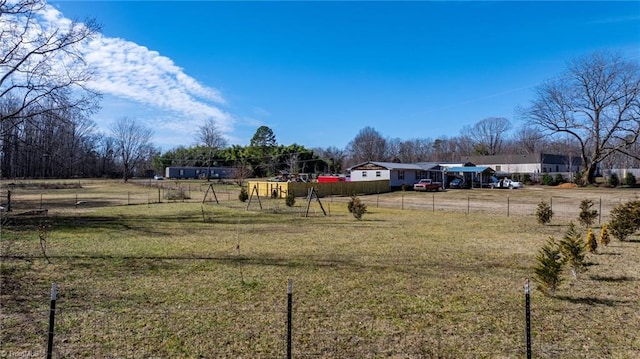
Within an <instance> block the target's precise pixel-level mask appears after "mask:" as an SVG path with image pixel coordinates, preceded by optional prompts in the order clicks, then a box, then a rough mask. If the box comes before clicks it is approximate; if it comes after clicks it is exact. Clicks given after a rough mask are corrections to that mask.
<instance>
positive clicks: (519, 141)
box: [512, 124, 546, 154]
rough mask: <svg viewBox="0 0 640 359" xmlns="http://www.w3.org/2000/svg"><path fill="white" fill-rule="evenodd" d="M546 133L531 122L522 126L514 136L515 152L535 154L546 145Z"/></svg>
mask: <svg viewBox="0 0 640 359" xmlns="http://www.w3.org/2000/svg"><path fill="white" fill-rule="evenodd" d="M545 143H546V140H545V135H544V134H543V133H541V132H540V131H539V130H538V129H537V128H535V127H533V126H531V125H530V124H525V125H523V126H522V127H520V128H519V129H518V130H517V131H516V133H515V136H514V138H513V141H512V144H513V145H514V147H515V149H514V151H513V152H516V153H522V154H533V153H537V152H540V151H541V150H542V149H543V148H544V147H545Z"/></svg>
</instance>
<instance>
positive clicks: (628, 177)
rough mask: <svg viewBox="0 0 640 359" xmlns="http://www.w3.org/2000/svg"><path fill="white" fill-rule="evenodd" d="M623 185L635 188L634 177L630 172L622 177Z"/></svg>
mask: <svg viewBox="0 0 640 359" xmlns="http://www.w3.org/2000/svg"><path fill="white" fill-rule="evenodd" d="M624 184H625V185H627V186H629V187H635V186H636V176H634V175H633V173H631V172H627V174H626V175H625V176H624Z"/></svg>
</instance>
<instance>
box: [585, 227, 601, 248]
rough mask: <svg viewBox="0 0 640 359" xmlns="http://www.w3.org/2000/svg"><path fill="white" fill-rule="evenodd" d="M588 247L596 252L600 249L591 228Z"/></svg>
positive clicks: (588, 234) (588, 231)
mask: <svg viewBox="0 0 640 359" xmlns="http://www.w3.org/2000/svg"><path fill="white" fill-rule="evenodd" d="M587 249H589V252H591V253H595V252H596V251H597V250H598V241H597V240H596V236H595V235H594V234H593V231H592V230H591V228H589V229H588V230H587Z"/></svg>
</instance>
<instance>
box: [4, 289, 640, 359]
mask: <svg viewBox="0 0 640 359" xmlns="http://www.w3.org/2000/svg"><path fill="white" fill-rule="evenodd" d="M291 298H293V299H291ZM289 300H290V301H289V302H288V301H287V299H286V298H285V297H284V296H283V300H282V303H281V304H279V305H274V306H273V307H271V308H265V307H258V306H257V305H251V304H237V305H231V304H221V305H220V306H215V307H214V306H212V307H197V308H193V307H192V308H184V307H171V306H163V307H162V308H161V309H157V308H152V307H148V308H145V307H142V308H140V307H136V308H122V307H118V309H117V310H110V309H106V308H105V309H95V308H81V307H75V308H67V307H65V302H64V301H60V302H59V303H58V304H57V306H55V305H54V306H52V308H55V311H54V312H55V326H54V328H55V329H54V332H48V329H47V328H48V323H51V321H48V320H47V318H50V316H49V315H48V314H49V311H48V310H47V308H45V307H39V308H32V309H29V310H25V311H24V312H23V313H21V315H20V317H18V316H17V314H16V315H14V316H15V317H14V318H10V317H8V316H7V315H6V314H3V318H2V319H3V322H4V323H11V324H12V325H15V326H16V327H17V328H20V327H23V328H20V329H23V330H22V331H21V332H20V334H21V341H18V338H12V337H7V336H5V335H3V343H2V349H0V358H36V357H37V358H42V357H47V354H48V355H50V356H49V357H51V358H80V357H82V358H276V357H285V358H524V357H526V355H527V354H528V353H531V354H532V356H533V357H536V358H638V357H640V335H639V334H638V333H639V331H638V329H640V327H639V323H640V306H639V305H638V303H595V304H594V303H590V304H589V305H581V304H576V303H574V304H575V305H573V306H571V307H568V308H562V309H560V308H558V307H547V306H544V305H536V302H535V300H534V301H533V303H532V304H531V306H530V307H527V306H526V304H525V302H526V301H525V300H524V297H523V300H522V301H521V302H519V303H500V304H499V305H495V306H494V307H491V308H487V309H484V310H459V311H456V310H441V311H438V310H436V311H429V310H415V309H414V310H412V309H409V308H401V307H400V308H394V309H393V310H388V311H379V310H366V309H353V310H346V311H332V310H330V309H311V308H306V307H305V305H304V301H297V299H296V298H295V295H293V296H290V297H289ZM52 302H53V301H52ZM289 303H291V304H292V305H288V304H289ZM527 308H529V310H527ZM527 312H528V313H530V323H531V325H530V331H529V334H530V336H531V346H530V347H528V346H527V341H526V337H527V336H526V333H527V326H526V318H527V315H526V313H527ZM18 318H20V320H18ZM289 328H290V330H288V329H289ZM47 338H50V339H52V345H51V346H50V348H47ZM48 349H50V350H48ZM528 350H530V352H528Z"/></svg>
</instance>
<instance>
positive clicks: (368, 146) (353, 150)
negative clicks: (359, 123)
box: [348, 126, 387, 163]
mask: <svg viewBox="0 0 640 359" xmlns="http://www.w3.org/2000/svg"><path fill="white" fill-rule="evenodd" d="M348 148H349V152H350V155H351V160H352V161H354V162H355V163H358V162H365V161H384V160H385V154H386V153H387V141H386V140H385V139H384V137H382V135H380V133H378V131H376V130H375V129H374V128H373V127H370V126H367V127H365V128H363V129H362V130H360V132H358V134H357V135H356V137H355V138H354V139H353V140H352V141H351V142H350V143H349V145H348Z"/></svg>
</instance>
